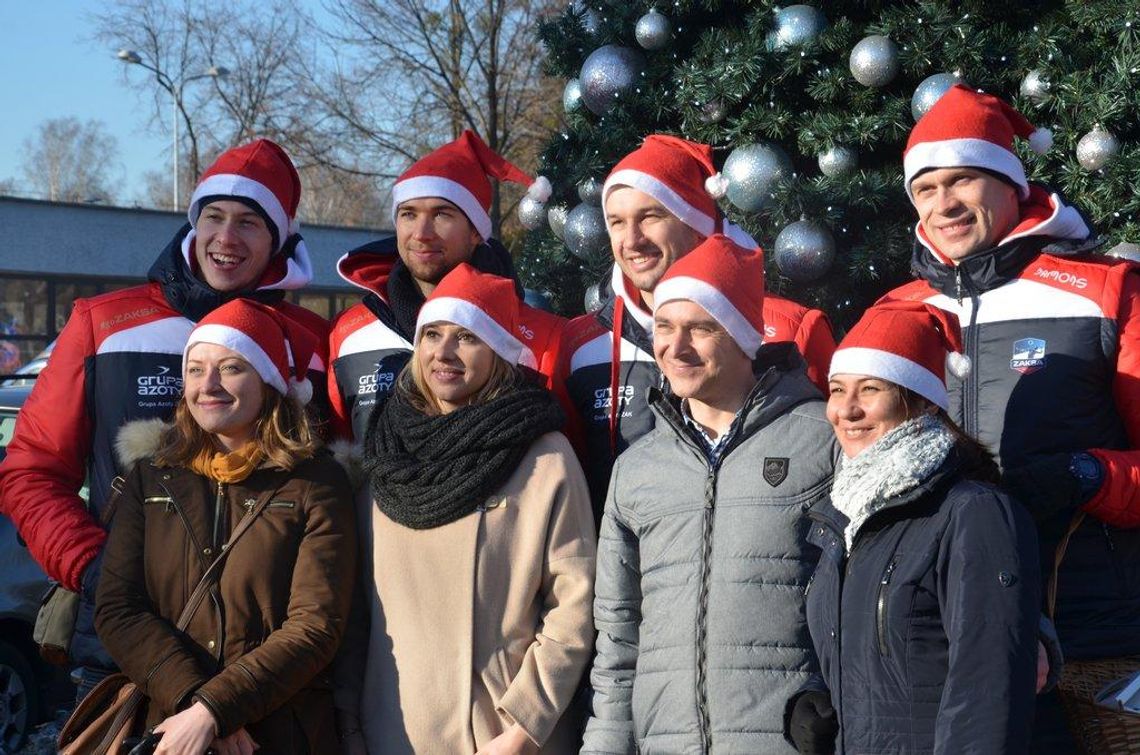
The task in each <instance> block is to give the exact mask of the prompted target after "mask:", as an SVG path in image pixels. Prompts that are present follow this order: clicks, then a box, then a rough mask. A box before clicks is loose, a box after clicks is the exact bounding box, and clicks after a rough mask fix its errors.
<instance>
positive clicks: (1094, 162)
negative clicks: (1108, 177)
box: [1077, 123, 1120, 170]
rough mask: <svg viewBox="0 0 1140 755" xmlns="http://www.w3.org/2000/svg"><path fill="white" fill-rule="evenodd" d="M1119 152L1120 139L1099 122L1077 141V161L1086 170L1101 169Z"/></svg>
mask: <svg viewBox="0 0 1140 755" xmlns="http://www.w3.org/2000/svg"><path fill="white" fill-rule="evenodd" d="M1118 152H1120V141H1119V140H1118V139H1117V138H1116V137H1115V136H1113V135H1112V134H1110V133H1109V132H1107V131H1105V130H1104V129H1103V128H1101V126H1100V124H1099V123H1098V124H1097V125H1096V126H1094V127H1093V130H1092V131H1090V132H1088V133H1087V134H1085V135H1084V136H1082V137H1081V140H1080V141H1079V142H1077V162H1079V163H1080V164H1081V167H1082V168H1084V169H1085V170H1100V169H1101V168H1103V167H1104V166H1105V165H1107V164H1108V162H1109V161H1110V160H1111V159H1112V158H1114V157H1116V154H1117V153H1118Z"/></svg>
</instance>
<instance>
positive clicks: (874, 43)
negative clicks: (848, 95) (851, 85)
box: [847, 34, 899, 87]
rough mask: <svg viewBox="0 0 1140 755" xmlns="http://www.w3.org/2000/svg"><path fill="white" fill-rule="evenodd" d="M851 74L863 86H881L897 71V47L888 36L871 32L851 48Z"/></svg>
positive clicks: (849, 60) (848, 62)
mask: <svg viewBox="0 0 1140 755" xmlns="http://www.w3.org/2000/svg"><path fill="white" fill-rule="evenodd" d="M847 64H848V67H849V68H850V69H851V75H852V76H854V77H855V80H856V81H858V82H859V83H860V84H862V85H863V86H865V87H883V86H886V85H887V84H890V83H891V82H892V81H893V80H894V78H895V76H897V75H898V73H899V48H898V47H897V46H896V45H895V43H894V42H892V41H891V40H890V38H889V37H884V36H882V35H881V34H872V35H871V36H869V37H863V39H861V40H859V42H858V43H857V44H856V45H855V46H854V47H853V48H851V57H850V58H848V61H847Z"/></svg>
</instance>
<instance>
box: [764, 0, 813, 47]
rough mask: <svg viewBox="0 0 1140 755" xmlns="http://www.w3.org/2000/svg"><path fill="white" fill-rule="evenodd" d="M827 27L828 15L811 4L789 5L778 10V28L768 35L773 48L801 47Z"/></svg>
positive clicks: (770, 45)
mask: <svg viewBox="0 0 1140 755" xmlns="http://www.w3.org/2000/svg"><path fill="white" fill-rule="evenodd" d="M826 28H827V16H825V15H823V13H822V12H820V11H819V10H818V9H816V8H813V7H811V6H810V5H789V6H788V7H787V8H781V9H780V10H778V11H776V28H775V29H773V30H772V32H771V34H770V35H769V36H768V38H767V39H768V45H769V48H770V49H772V50H787V49H788V48H790V47H800V46H801V45H804V44H806V43H808V42H811V41H812V40H814V39H815V38H817V37H818V36H819V35H820V34H821V33H823V30H824V29H826Z"/></svg>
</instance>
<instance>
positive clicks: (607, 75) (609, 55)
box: [578, 45, 645, 115]
mask: <svg viewBox="0 0 1140 755" xmlns="http://www.w3.org/2000/svg"><path fill="white" fill-rule="evenodd" d="M644 70H645V56H644V55H642V54H641V53H640V52H638V51H637V50H634V49H633V48H632V47H622V46H621V45H603V46H602V47H599V48H598V49H596V50H594V51H593V52H592V53H590V56H589V57H588V58H586V61H585V62H584V63H583V64H582V72H581V74H579V76H578V80H579V81H580V82H582V100H583V101H584V102H585V103H586V107H587V108H589V109H590V112H592V113H593V114H594V115H605V114H606V113H607V112H608V111H609V109H610V108H612V107H613V106H614V103H615V102H616V101H617V99H618V98H619V97H620V96H621V95H622V94H624V93H625V92H627V91H628V90H629V89H631V88H632V87H633V86H634V85H635V84H636V83H637V82H638V81H639V80H640V79H641V72H642V71H644Z"/></svg>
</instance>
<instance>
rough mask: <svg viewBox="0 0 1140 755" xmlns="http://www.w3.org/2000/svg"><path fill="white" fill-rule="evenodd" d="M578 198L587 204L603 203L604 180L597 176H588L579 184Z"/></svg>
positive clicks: (598, 204) (599, 204)
mask: <svg viewBox="0 0 1140 755" xmlns="http://www.w3.org/2000/svg"><path fill="white" fill-rule="evenodd" d="M578 199H581V200H582V201H583V202H585V203H586V204H592V205H597V206H599V207H601V205H602V182H601V181H599V180H598V179H596V178H587V179H586V180H585V181H583V182H582V183H580V184H578Z"/></svg>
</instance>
